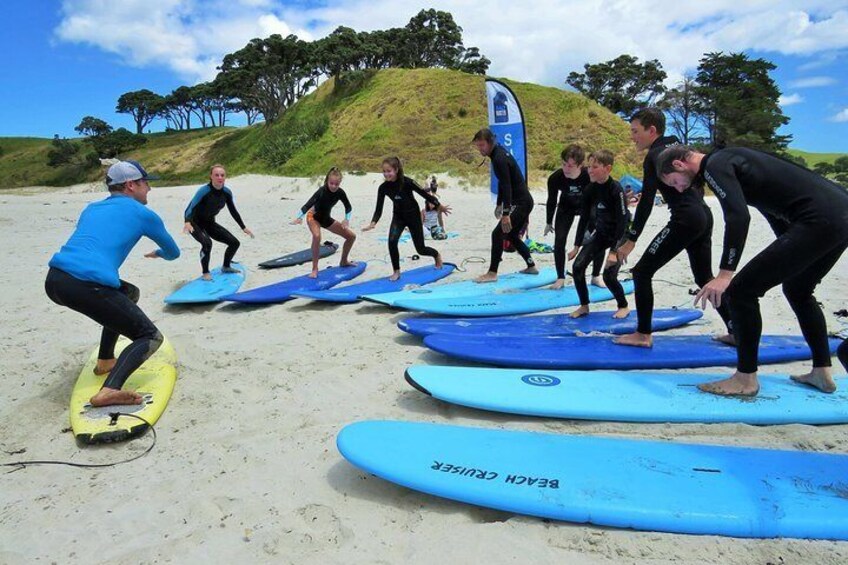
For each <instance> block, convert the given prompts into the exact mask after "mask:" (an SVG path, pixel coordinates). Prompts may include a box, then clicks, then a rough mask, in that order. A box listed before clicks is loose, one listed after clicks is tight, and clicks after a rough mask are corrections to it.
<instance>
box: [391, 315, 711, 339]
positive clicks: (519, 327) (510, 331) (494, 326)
mask: <svg viewBox="0 0 848 565" xmlns="http://www.w3.org/2000/svg"><path fill="white" fill-rule="evenodd" d="M613 312H614V310H602V311H595V312H590V313H589V314H588V315H586V316H583V317H580V318H572V317H571V316H569V315H568V314H549V315H545V316H507V317H493V318H429V317H422V318H405V319H403V320H401V321H399V322H398V323H397V326H398V328H400V329H401V330H403V331H405V332H407V333H410V334H412V335H417V336H419V337H425V336H428V335H430V334H455V335H467V336H486V337H506V336H518V337H530V336H539V335H578V334H588V333H591V332H604V333H609V334H626V333H631V332H635V331H636V312H630V315H629V316H627V317H626V318H623V319H617V318H613V317H612V314H613ZM702 316H703V313H702V312H701V311H700V310H698V309H695V308H685V309H677V308H669V309H659V310H654V315H653V317H652V319H651V324H652V328H653V331H655V332H659V331H663V330H668V329H671V328H676V327H679V326H683V325H685V324H688V323H689V322H692V321H694V320H697V319H699V318H701V317H702Z"/></svg>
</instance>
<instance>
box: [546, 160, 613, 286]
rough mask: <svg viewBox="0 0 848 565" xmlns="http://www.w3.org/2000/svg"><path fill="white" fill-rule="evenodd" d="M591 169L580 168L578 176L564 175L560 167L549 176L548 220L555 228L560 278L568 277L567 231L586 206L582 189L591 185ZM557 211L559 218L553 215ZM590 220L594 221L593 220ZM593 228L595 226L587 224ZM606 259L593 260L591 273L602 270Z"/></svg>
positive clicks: (557, 265)
mask: <svg viewBox="0 0 848 565" xmlns="http://www.w3.org/2000/svg"><path fill="white" fill-rule="evenodd" d="M590 182H591V181H590V180H589V173H588V172H586V169H585V168H583V169H580V174H579V175H578V176H577V178H576V179H570V178H568V177H567V176H565V173H563V172H562V169H557V170H556V171H554V172H553V173H552V174H551V176H549V177H548V200H547V202H546V203H545V217H546V219H545V223H546V224H548V225H549V226H553V228H554V263H556V270H557V278H558V279H564V278H565V255H566V251H565V247H566V244H567V240H568V232H569V231H571V224H573V223H574V217H575V216H579V215H580V210H581V208H582V207H583V191H585V190H586V187H587V186H589V183H590ZM554 212H556V219H554ZM590 224H591V222H590ZM588 229H589V230H590V231H591V230H592V229H593V226H592V225H590V226H589V228H588ZM602 266H603V260H600V261H598V260H595V261H593V262H592V277H597V276H598V275H600V274H601V267H602Z"/></svg>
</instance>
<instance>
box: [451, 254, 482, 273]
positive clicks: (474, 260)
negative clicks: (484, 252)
mask: <svg viewBox="0 0 848 565" xmlns="http://www.w3.org/2000/svg"><path fill="white" fill-rule="evenodd" d="M485 262H486V259H484V258H483V257H478V256H476V255H472V256H471V257H466V258H465V259H463V260H462V263H460V264H459V265H457V266H456V270H457V271H459V272H460V273H465V272H467V271H468V269H466V268H465V265H466V263H485Z"/></svg>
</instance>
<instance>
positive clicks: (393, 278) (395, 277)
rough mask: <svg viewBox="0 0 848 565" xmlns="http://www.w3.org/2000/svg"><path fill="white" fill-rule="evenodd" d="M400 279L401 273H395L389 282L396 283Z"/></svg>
mask: <svg viewBox="0 0 848 565" xmlns="http://www.w3.org/2000/svg"><path fill="white" fill-rule="evenodd" d="M399 278H400V271H395V272H394V273H392V276H390V277H389V280H390V281H392V282H395V281H396V280H398V279H399Z"/></svg>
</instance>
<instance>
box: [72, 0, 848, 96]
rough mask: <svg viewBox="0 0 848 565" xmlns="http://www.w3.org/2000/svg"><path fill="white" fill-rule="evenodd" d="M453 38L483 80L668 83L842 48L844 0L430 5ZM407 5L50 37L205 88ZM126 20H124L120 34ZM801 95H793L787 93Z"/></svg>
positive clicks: (137, 4)
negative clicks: (699, 69)
mask: <svg viewBox="0 0 848 565" xmlns="http://www.w3.org/2000/svg"><path fill="white" fill-rule="evenodd" d="M432 5H433V7H434V8H436V9H439V10H445V11H449V12H451V13H452V14H453V15H454V18H455V20H456V21H457V23H458V24H459V25H461V26H462V27H463V29H464V33H463V39H464V42H465V45H467V46H477V47H479V48H480V50H481V52H482V53H483V54H484V55H486V56H487V57H489V58H490V59H491V60H492V67H491V69H490V74H493V75H497V76H507V77H510V78H513V79H517V80H524V81H531V82H539V83H543V84H551V85H558V86H564V81H565V77H566V76H567V75H568V73H569V72H570V71H574V70H578V71H579V70H582V67H583V64H584V63H594V62H599V61H604V60H608V59H610V58H612V57H616V56H618V55H620V54H622V53H630V54H632V55H635V56H637V57H639V58H640V59H641V60H647V59H659V60H660V61H661V62H662V64H663V67H664V68H665V69H666V71H667V72H668V73H669V76H670V82H674V81H675V80H677V79H679V78H681V77H682V76H683V74H684V73H685V72H687V71H691V70H693V69H694V68H695V67H696V66H697V64H698V59H700V57H701V56H702V55H703V54H704V53H708V52H713V51H725V52H729V51H742V50H755V51H760V52H764V53H765V54H766V55H765V56H766V57H767V54H768V53H769V52H772V53H782V54H793V55H802V56H812V55H817V56H818V55H820V54H822V55H823V54H825V53H833V52H835V51H838V50H840V49H844V48H848V0H809V1H806V2H804V8H803V10H802V9H799V8H798V2H796V1H794V0H748V1H746V2H740V1H739V0H714V1H711V2H699V3H687V4H686V7H685V9H682V8H681V4H680V2H679V1H677V0H674V1H672V0H628V1H627V2H609V1H605V0H580V1H577V0H536V1H535V2H534V3H532V4H529V3H525V2H515V1H514V0H489V1H488V2H487V3H485V5H481V4H479V3H476V2H467V1H466V0H441V1H440V0H435V1H434V2H433V4H432ZM420 6H421V4H420V2H418V1H412V0H329V1H327V2H324V3H321V4H317V5H316V4H312V5H310V3H307V2H284V1H283V0H122V1H121V2H114V1H109V0H64V1H63V14H64V17H63V20H62V23H61V24H60V26H59V28H58V30H57V34H58V36H59V38H61V39H63V40H66V41H74V42H82V43H88V44H92V45H96V46H98V47H100V48H102V49H104V50H106V51H110V52H113V53H117V54H119V55H120V56H122V57H123V58H124V59H125V60H126V61H127V62H128V63H129V64H133V65H162V66H167V67H170V68H171V69H173V70H175V71H176V72H178V73H180V74H181V75H183V76H185V77H187V78H204V79H208V78H210V77H211V76H213V75H214V66H215V64H217V63H219V62H220V59H221V57H222V56H223V55H224V54H226V53H228V52H232V51H233V50H235V49H238V48H240V47H241V46H243V45H244V44H245V43H247V42H248V41H249V40H250V39H251V38H253V37H260V36H266V35H268V34H269V33H281V34H283V35H285V34H287V33H294V34H296V35H298V36H299V37H302V38H304V39H313V38H317V37H322V36H324V35H326V34H327V33H329V32H330V31H332V30H333V29H335V28H336V27H338V26H340V25H345V26H349V27H352V28H354V29H356V30H363V31H365V30H373V29H376V28H380V29H385V28H387V27H394V26H403V25H405V24H406V22H407V21H409V18H410V17H412V16H413V15H414V14H415V13H417V12H418V11H419V10H420V9H421V8H420ZM125 22H132V23H131V24H130V25H127V24H126V23H125ZM798 88H800V87H798Z"/></svg>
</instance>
